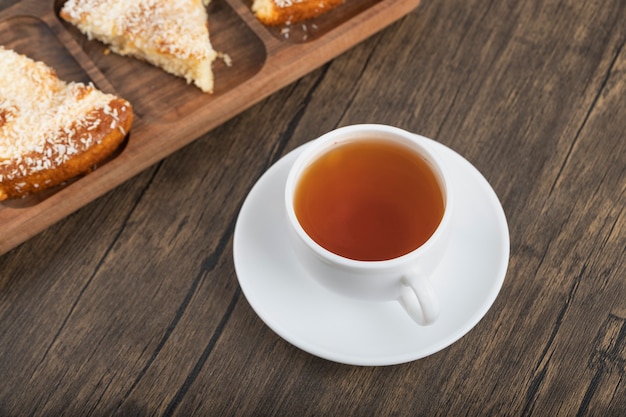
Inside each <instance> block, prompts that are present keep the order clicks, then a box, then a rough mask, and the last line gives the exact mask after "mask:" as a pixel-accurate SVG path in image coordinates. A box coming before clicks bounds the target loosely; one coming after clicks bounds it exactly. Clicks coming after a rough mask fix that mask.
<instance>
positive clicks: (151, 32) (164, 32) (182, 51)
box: [60, 0, 218, 93]
mask: <svg viewBox="0 0 626 417" xmlns="http://www.w3.org/2000/svg"><path fill="white" fill-rule="evenodd" d="M60 14H61V17H62V18H63V19H65V20H66V21H68V22H70V23H71V24H73V25H74V26H76V27H77V28H78V29H79V30H80V31H81V32H83V33H84V34H85V35H87V37H88V38H89V39H97V40H99V41H101V42H104V43H105V44H107V45H108V46H109V48H110V49H111V50H112V51H113V52H116V53H118V54H120V55H131V56H134V57H136V58H139V59H142V60H145V61H147V62H149V63H151V64H153V65H156V66H158V67H160V68H162V69H164V70H165V71H167V72H169V73H171V74H174V75H177V76H179V77H182V78H185V79H186V80H187V82H188V83H191V82H192V81H193V83H194V84H195V85H196V86H198V87H199V88H200V89H201V90H202V91H204V92H205V93H211V92H213V70H212V68H211V65H212V63H213V61H214V60H215V58H216V57H217V55H218V54H217V52H216V51H215V50H213V47H212V46H211V42H210V40H209V26H208V24H209V23H208V17H207V11H206V7H205V5H204V4H203V2H202V1H201V0H167V1H166V0H136V1H128V0H68V1H67V2H66V3H65V4H64V5H63V8H62V9H61V13H60Z"/></svg>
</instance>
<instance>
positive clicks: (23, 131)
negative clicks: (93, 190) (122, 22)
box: [0, 46, 133, 200]
mask: <svg viewBox="0 0 626 417" xmlns="http://www.w3.org/2000/svg"><path fill="white" fill-rule="evenodd" d="M0 62H2V66H0V200H5V199H7V198H14V197H22V196H26V195H28V194H32V193H34V192H37V191H42V190H44V189H47V188H50V187H53V186H55V185H58V184H61V183H63V182H64V181H67V180H69V179H71V178H73V177H76V176H78V175H81V174H84V173H87V172H89V171H91V170H92V169H93V168H94V166H96V165H98V164H99V163H101V162H102V161H104V160H106V159H107V158H108V157H109V156H110V155H111V154H112V153H113V152H115V150H116V149H117V148H118V147H119V146H120V144H121V143H122V141H123V140H124V137H125V136H126V134H127V133H128V131H129V130H130V128H131V125H132V121H133V111H132V107H131V105H130V103H128V102H127V101H126V100H124V99H122V98H119V97H117V96H114V95H111V94H105V93H103V92H101V91H99V90H97V89H96V88H95V87H94V86H93V85H91V84H90V85H85V84H83V83H75V82H69V83H67V82H65V81H62V80H60V79H59V78H58V77H57V75H56V73H55V71H54V70H53V69H52V68H50V67H48V66H47V65H46V64H44V63H43V62H36V61H34V60H32V59H30V58H28V57H26V56H24V55H21V54H18V53H16V52H14V51H13V50H10V49H5V48H4V47H2V46H0Z"/></svg>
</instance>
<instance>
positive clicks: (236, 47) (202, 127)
mask: <svg viewBox="0 0 626 417" xmlns="http://www.w3.org/2000/svg"><path fill="white" fill-rule="evenodd" d="M63 2H64V0H57V1H50V0H45V1H44V0H25V1H22V2H14V3H13V5H11V6H10V7H8V8H7V9H5V10H2V11H0V45H3V46H5V47H7V48H11V49H14V50H16V51H17V52H20V53H22V54H25V55H27V56H29V57H31V58H33V59H35V60H40V61H43V62H45V63H46V64H48V65H49V66H51V67H52V68H54V69H55V70H56V72H57V74H58V75H59V77H60V78H61V79H63V80H65V81H82V82H93V83H94V84H95V85H96V86H97V87H98V88H100V89H102V90H104V91H106V92H112V93H116V94H118V95H120V96H122V97H124V98H126V99H127V100H129V101H130V102H131V103H132V104H133V107H134V110H135V122H134V124H133V129H132V131H131V133H130V135H129V137H128V138H127V141H126V143H125V145H124V147H123V149H121V150H120V151H119V152H118V153H117V154H116V155H115V156H114V157H113V158H112V159H111V160H109V161H108V162H106V163H105V164H103V165H102V166H100V167H98V168H97V169H96V170H95V171H93V172H92V173H90V174H88V175H86V176H83V177H80V178H78V179H76V180H74V181H72V182H70V183H68V184H65V185H63V186H61V187H58V188H56V189H54V190H50V191H47V192H43V193H40V194H39V195H34V196H30V197H27V198H24V199H19V200H9V201H5V202H2V203H0V254H2V253H5V252H7V251H9V250H10V249H12V248H14V247H15V246H17V245H19V244H20V243H22V242H23V241H25V240H27V239H29V238H30V237H32V236H34V235H35V234H37V233H39V232H41V231H42V230H44V229H45V228H47V227H49V226H50V225H52V224H53V223H55V222H57V221H58V220H60V219H62V218H64V217H65V216H67V215H69V214H70V213H72V212H73V211H75V210H77V209H78V208H80V207H82V206H84V205H85V204H87V203H89V202H90V201H92V200H94V199H95V198H97V197H99V196H101V195H102V194H104V193H106V192H107V191H109V190H111V189H112V188H114V187H116V186H117V185H119V184H121V183H122V182H124V181H125V180H127V179H129V178H130V177H132V176H134V175H136V174H138V173H139V172H141V171H142V170H144V169H145V168H147V167H149V166H150V165H152V164H154V163H156V162H158V161H159V160H161V159H163V158H165V157H166V156H168V155H169V154H171V153H172V152H174V151H176V150H177V149H180V148H181V147H183V146H185V145H186V144H188V143H190V142H191V141H193V140H195V139H196V138H198V137H200V136H201V135H203V134H204V133H206V132H208V131H209V130H211V129H213V128H215V127H216V126H219V125H220V124H222V123H224V122H225V121H227V120H228V119H230V118H232V117H234V116H235V115H237V114H238V113H240V112H242V111H243V110H245V109H246V108H248V107H250V106H251V105H253V104H254V103H256V102H258V101H260V100H261V99H263V98H265V97H267V96H268V95H270V94H272V93H274V92H276V91H277V90H279V89H280V88H282V87H284V86H285V85H287V84H289V83H291V82H293V81H295V80H297V79H298V78H300V77H302V76H304V75H305V74H307V73H308V72H310V71H312V70H313V69H315V68H317V67H319V66H321V65H322V64H324V63H326V62H327V61H329V60H331V59H332V58H334V57H336V56H337V55H339V54H341V53H343V52H344V51H346V50H347V49H349V48H351V47H352V46H354V45H356V44H357V43H359V42H360V41H362V40H364V39H365V38H367V37H369V36H370V35H372V34H374V33H376V32H378V31H379V30H381V29H383V28H384V27H386V26H387V25H389V24H391V23H392V22H394V21H395V20H397V19H399V18H401V17H402V16H404V15H405V14H407V13H409V12H410V11H411V10H413V9H414V8H415V7H416V6H417V5H418V4H419V0H347V1H346V3H345V4H343V5H341V6H340V7H339V8H338V9H335V10H333V11H332V12H330V13H328V14H327V15H325V16H322V17H320V18H317V19H315V20H314V21H309V22H307V23H306V24H304V25H294V26H293V27H290V28H288V29H285V28H268V27H265V26H263V25H262V24H261V23H260V22H258V21H257V20H256V18H255V17H254V16H253V15H252V13H251V12H250V4H251V0H213V1H212V2H211V4H210V5H209V6H208V11H209V27H210V34H211V42H212V44H213V47H214V48H215V49H216V50H218V51H220V52H223V53H226V54H228V55H229V56H230V58H231V59H232V66H231V67H227V66H226V65H225V64H224V62H222V61H221V60H217V61H216V62H215V64H214V72H215V92H214V94H212V95H209V94H203V93H202V92H201V91H200V90H199V89H198V88H196V87H194V86H193V85H188V84H187V83H186V82H185V81H184V80H183V79H180V78H177V77H174V76H172V75H169V74H167V73H165V72H164V71H162V70H160V69H158V68H156V67H153V66H151V65H149V64H146V63H144V62H141V61H139V60H136V59H133V58H130V57H122V56H118V55H115V54H112V53H111V54H107V53H106V48H105V46H104V45H102V44H100V43H99V42H97V41H89V40H87V38H86V37H85V36H84V35H82V34H81V33H80V32H78V31H77V30H76V29H75V28H74V27H73V26H71V25H69V24H67V23H66V22H64V21H62V20H61V19H60V18H59V16H58V12H59V10H60V8H61V6H62V4H63ZM1 65H2V63H0V67H1Z"/></svg>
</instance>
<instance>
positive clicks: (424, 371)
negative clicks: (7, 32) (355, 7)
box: [0, 0, 626, 416]
mask: <svg viewBox="0 0 626 417" xmlns="http://www.w3.org/2000/svg"><path fill="white" fill-rule="evenodd" d="M216 1H219V0H216ZM10 3H12V1H7V0H3V1H1V2H0V5H1V6H2V7H6V6H8V5H9V4H10ZM624 22H626V2H624V1H623V0H607V1H606V2H582V1H578V0H562V1H559V0H547V1H541V0H522V1H504V2H489V1H485V0H464V1H461V0H424V1H423V3H422V4H421V5H420V6H419V7H418V8H417V9H415V10H414V11H413V12H411V13H410V14H408V15H407V16H406V17H404V18H402V19H401V20H399V21H397V22H396V23H394V24H393V25H391V26H390V27H388V28H387V29H385V30H383V31H381V32H379V33H377V34H375V35H374V36H372V37H370V38H368V39H367V40H366V41H364V42H362V43H360V44H358V45H357V46H355V47H354V48H352V49H350V50H349V51H347V52H346V53H344V54H342V55H341V56H339V57H338V58H336V59H334V60H332V61H331V62H329V63H328V64H326V65H324V66H322V67H321V68H318V69H315V70H314V71H312V72H311V73H310V74H308V75H306V76H304V77H303V78H301V79H300V80H298V81H297V82H294V83H292V84H290V85H288V86H287V87H285V88H283V89H281V90H280V91H278V92H276V93H275V94H273V95H271V96H270V97H269V98H267V99H264V100H263V101H261V102H260V103H258V104H256V105H254V106H253V107H251V108H250V109H248V110H246V111H245V112H243V113H241V114H239V115H238V116H236V117H234V118H232V119H230V120H229V121H227V122H225V123H223V124H221V125H220V126H219V127H216V128H215V129H213V130H212V131H210V132H209V133H207V134H205V135H202V136H201V137H199V138H198V139H197V140H195V141H194V142H193V143H191V144H190V145H188V146H186V147H184V148H183V149H182V150H180V151H177V152H175V153H174V154H172V155H171V156H169V157H167V158H166V159H164V160H163V161H161V162H159V163H157V164H156V165H153V166H151V167H150V168H148V169H146V170H144V171H142V172H141V173H140V174H139V175H137V176H135V177H133V178H132V179H130V180H128V181H127V182H125V183H123V184H122V185H120V186H119V187H117V188H116V189H114V190H113V191H111V192H109V193H107V194H105V195H104V196H102V197H101V198H98V199H97V200H95V201H93V202H92V203H90V204H88V205H87V206H85V207H83V208H82V209H80V210H78V211H77V212H75V213H73V214H71V215H69V216H68V217H67V218H65V219H63V220H61V221H60V222H58V223H56V224H54V225H53V226H52V227H50V228H48V229H47V230H45V231H44V232H42V233H40V234H38V235H37V236H35V237H33V238H31V239H30V240H28V241H26V242H25V243H23V244H21V245H19V246H18V247H16V248H15V249H13V250H11V251H9V252H8V253H6V254H4V255H3V256H1V257H0V381H1V383H0V415H2V416H21V415H33V416H56V415H95V416H110V415H122V416H131V415H132V416H149V415H150V416H151V415H167V416H170V415H180V416H185V415H216V416H224V415H242V416H243V415H293V416H296V415H298V416H308V415H311V416H312V415H407V416H409V415H410V416H414V415H427V416H432V415H445V416H453V415H472V416H482V415H537V416H544V415H550V416H555V415H566V416H574V415H598V416H614V415H615V416H617V415H626V267H625V264H626V263H625V248H626V217H625V215H624V206H625V202H626V198H625V189H626V48H624V44H625V42H626V25H625V24H624ZM362 122H368V123H369V122H375V123H384V124H390V125H394V126H398V127H401V128H404V129H407V130H410V131H413V132H416V133H419V134H421V135H424V136H427V137H430V138H433V139H435V140H436V141H438V142H440V143H442V144H444V145H446V146H448V147H450V148H452V149H454V150H455V151H457V152H458V153H460V154H461V155H463V156H464V157H465V158H467V159H468V160H469V161H470V162H471V163H472V164H473V165H474V166H475V167H476V168H478V170H480V171H481V172H482V173H483V175H484V176H485V177H486V178H487V180H488V181H489V182H490V184H491V185H492V186H493V188H494V190H495V192H496V193H497V195H498V197H499V198H500V200H501V202H502V205H503V208H504V210H505V213H506V216H507V219H508V224H509V230H510V243H511V253H510V262H509V267H508V272H507V275H506V279H505V281H504V285H503V286H502V289H501V291H500V293H499V295H498V297H497V299H496V301H495V303H494V304H493V306H492V307H491V309H490V310H489V312H488V313H487V314H486V315H485V317H484V318H483V319H482V320H481V321H480V322H479V323H478V324H477V325H476V326H475V327H474V328H473V329H472V330H471V331H470V332H469V333H467V334H466V335H465V336H464V337H462V338H461V339H460V340H459V341H457V342H456V343H454V344H452V345H451V346H449V347H447V348H445V349H443V350H441V351H439V352H437V353H435V354H433V355H430V356H428V357H425V358H423V359H420V360H416V361H412V362H409V363H405V364H399V365H393V366H382V367H362V366H350V365H344V364H339V363H335V362H332V361H328V360H325V359H321V358H318V357H316V356H313V355H311V354H309V353H306V352H304V351H302V350H300V349H298V348H296V347H294V346H293V345H291V344H289V343H287V342H286V341H284V340H283V339H282V338H280V337H279V336H277V335H276V334H275V333H274V332H273V331H272V330H270V329H269V328H268V327H267V326H266V325H265V324H264V322H263V321H261V319H259V318H258V317H257V315H256V314H255V312H254V311H253V310H252V308H251V307H250V305H249V304H248V302H247V300H246V298H245V296H244V295H243V293H242V291H241V289H240V287H239V284H238V280H237V276H236V274H235V270H234V265H233V232H234V227H235V224H236V220H237V216H238V214H239V210H240V208H241V205H242V203H243V201H244V200H245V198H246V196H247V195H248V192H249V191H250V189H251V188H252V186H253V185H254V184H255V182H256V181H257V180H258V179H259V177H260V176H261V175H262V174H263V173H264V172H265V171H266V170H267V169H268V168H269V167H270V166H271V165H272V164H273V163H274V162H276V161H278V160H279V159H280V158H281V157H282V156H283V155H285V154H286V153H288V152H289V151H290V150H292V149H295V148H297V147H298V146H300V145H301V144H303V143H305V142H307V141H309V140H311V139H313V138H315V137H317V136H319V135H321V134H323V133H324V132H327V131H329V130H331V129H334V128H336V127H338V126H343V125H348V124H354V123H362ZM1 227H2V226H1V225H0V233H1V230H2V229H1Z"/></svg>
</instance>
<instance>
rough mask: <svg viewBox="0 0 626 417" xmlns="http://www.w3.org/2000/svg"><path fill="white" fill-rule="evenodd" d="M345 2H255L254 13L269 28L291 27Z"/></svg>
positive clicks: (272, 0) (312, 0)
mask: <svg viewBox="0 0 626 417" xmlns="http://www.w3.org/2000/svg"><path fill="white" fill-rule="evenodd" d="M343 2H344V0H254V1H253V3H252V12H253V13H254V15H255V16H256V17H257V19H259V20H260V21H261V23H263V24H265V25H267V26H281V25H290V24H293V23H297V22H301V21H303V20H306V19H312V18H314V17H317V16H320V15H322V14H324V13H327V12H329V11H330V10H332V9H334V8H335V7H337V6H339V5H340V4H341V3H343Z"/></svg>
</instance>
